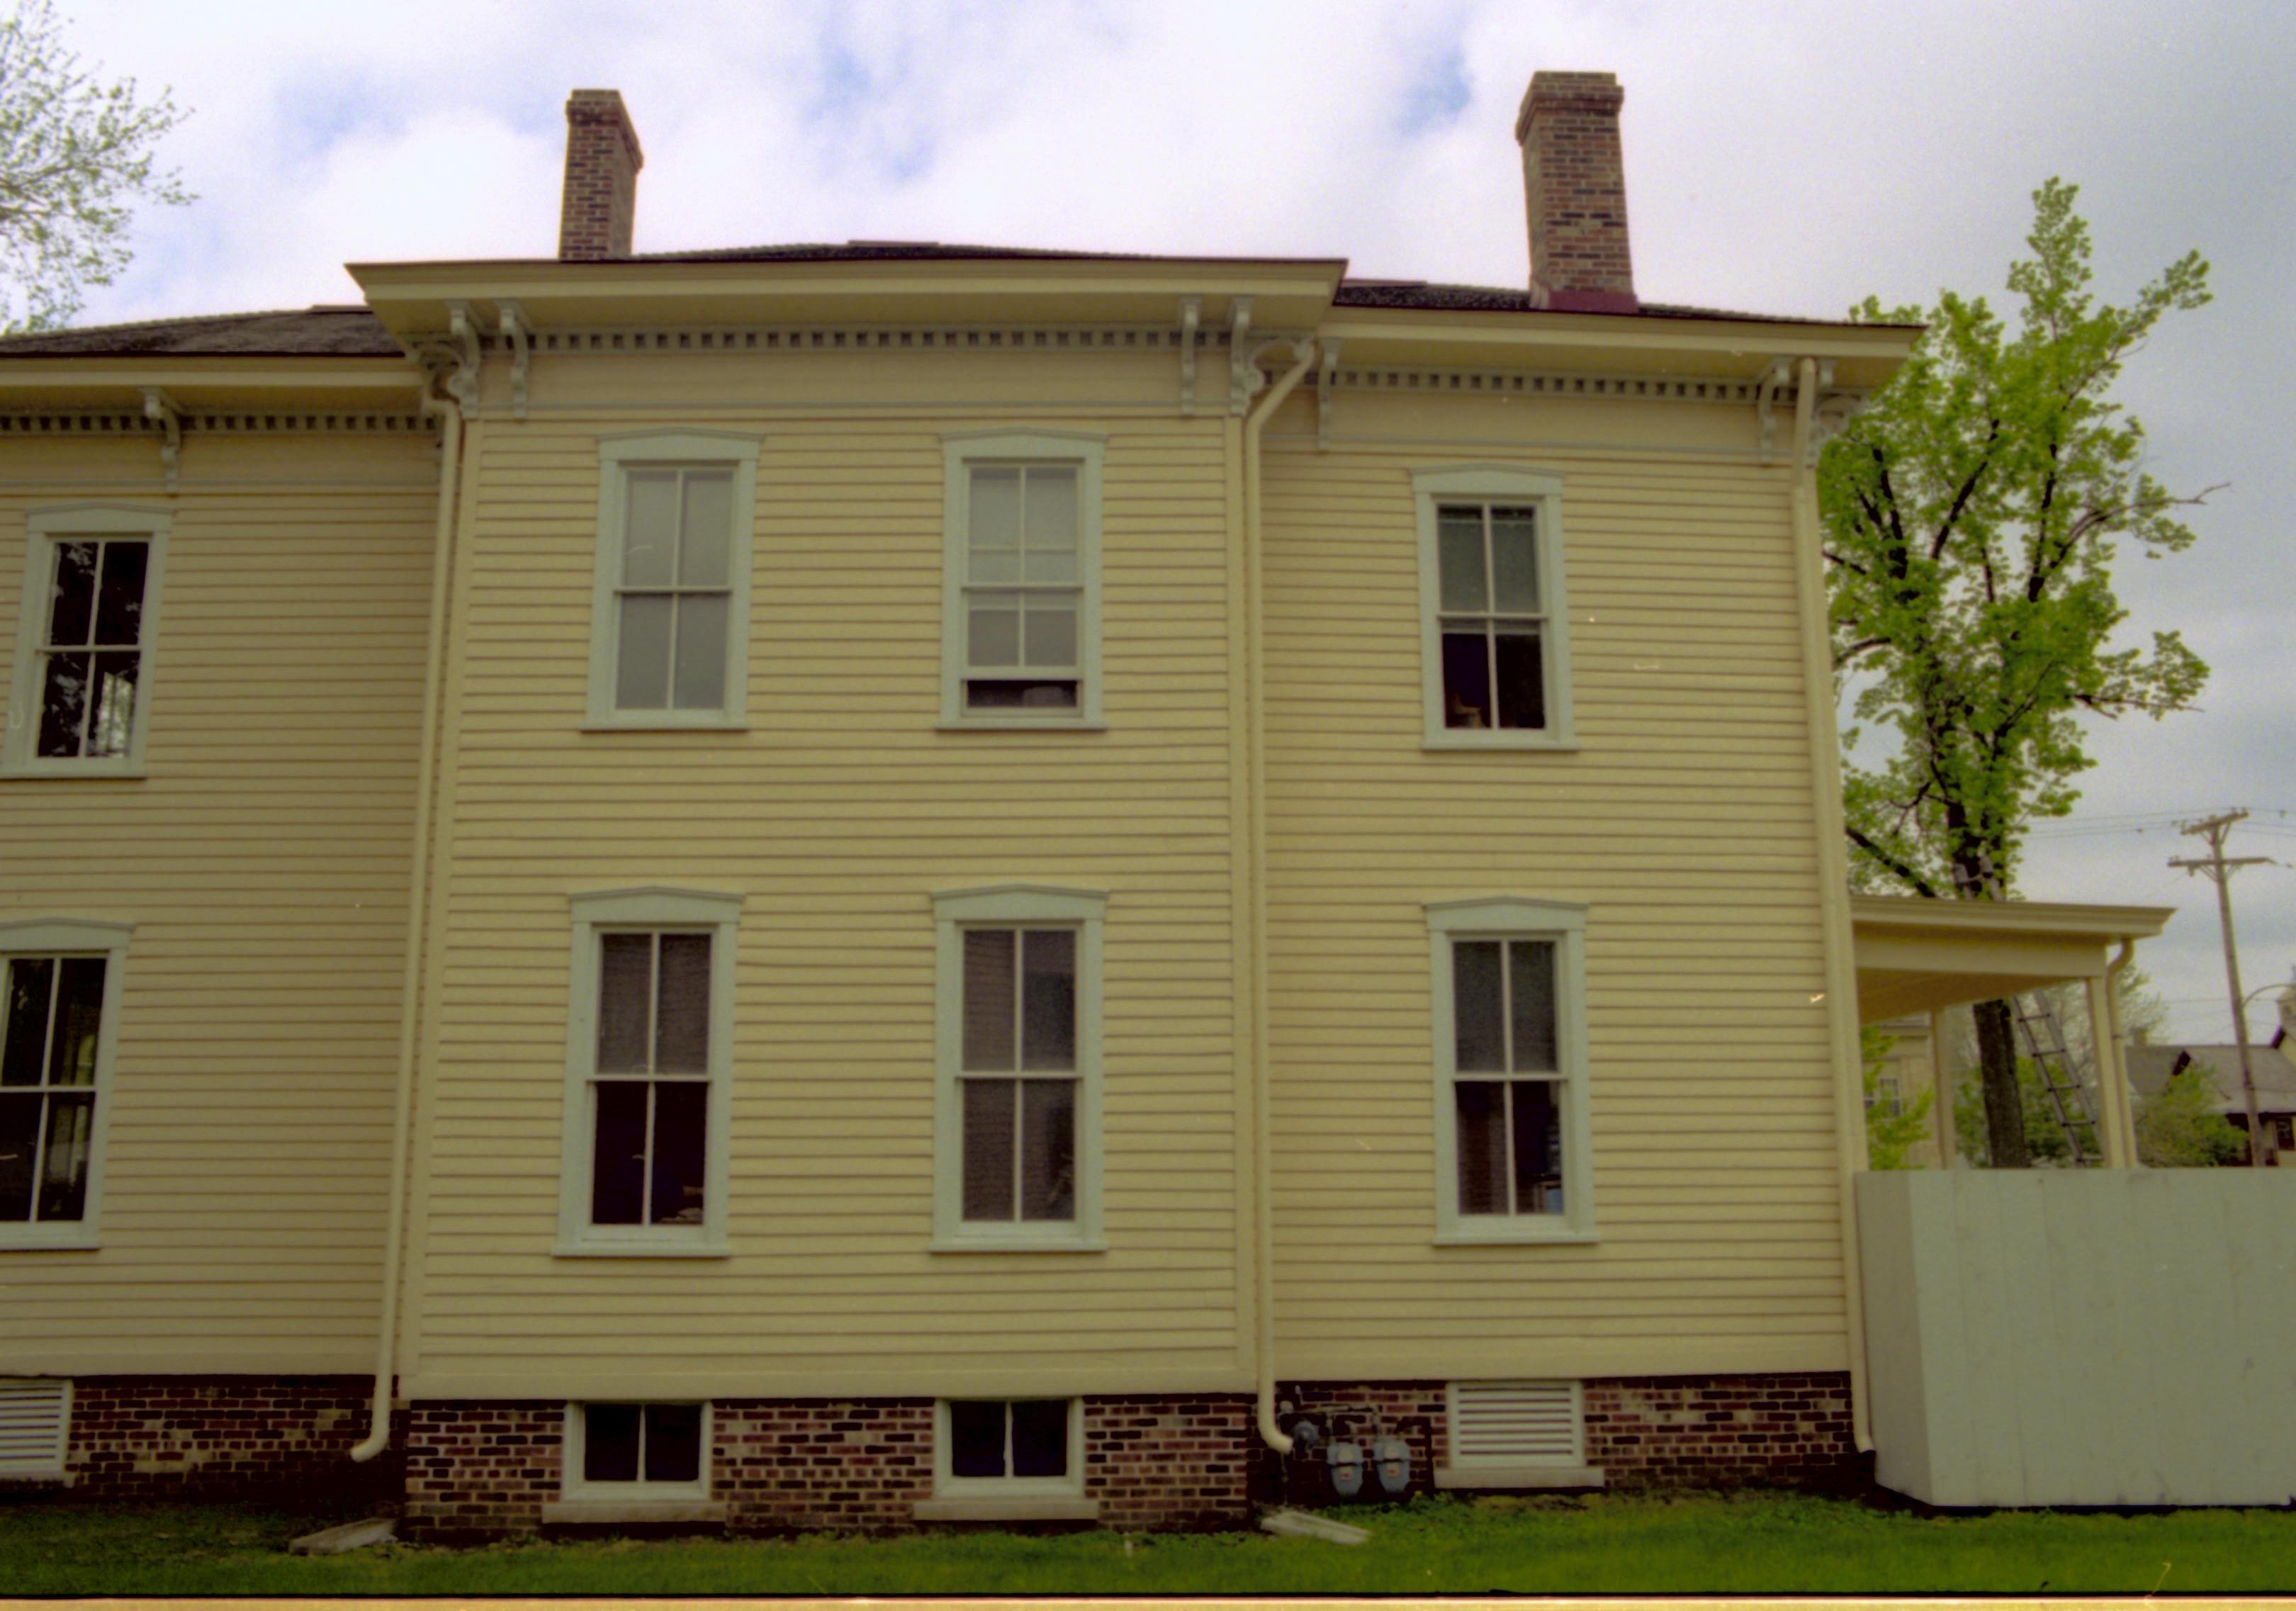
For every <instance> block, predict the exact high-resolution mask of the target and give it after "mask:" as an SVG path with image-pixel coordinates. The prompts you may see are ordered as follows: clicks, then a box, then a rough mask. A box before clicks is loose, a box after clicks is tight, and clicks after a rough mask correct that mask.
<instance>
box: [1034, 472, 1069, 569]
mask: <svg viewBox="0 0 2296 1611" xmlns="http://www.w3.org/2000/svg"><path fill="white" fill-rule="evenodd" d="M1028 516H1029V542H1028V546H1029V551H1030V552H1032V553H1033V552H1035V551H1037V549H1069V548H1074V547H1076V546H1077V473H1076V472H1075V471H1073V470H1048V469H1044V468H1041V467H1039V468H1037V469H1035V470H1031V471H1029V501H1028Z"/></svg>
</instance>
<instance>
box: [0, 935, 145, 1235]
mask: <svg viewBox="0 0 2296 1611" xmlns="http://www.w3.org/2000/svg"><path fill="white" fill-rule="evenodd" d="M127 933H128V931H127V927H126V926H125V925H113V924H93V923H65V922H53V921H52V922H40V923H21V924H10V925H0V1247H92V1246H94V1245H95V1221H96V1204H97V1200H98V1196H99V1193H100V1190H101V1187H102V1173H103V1148H102V1137H103V1131H102V1122H103V1119H104V1111H103V1110H104V1107H105V1106H106V1105H107V1104H108V1103H109V1102H110V1100H111V1062H112V1051H113V1047H114V1045H115V1043H116V1042H117V1040H119V990H120V972H121V965H122V964H123V962H124V961H125V958H126V953H127Z"/></svg>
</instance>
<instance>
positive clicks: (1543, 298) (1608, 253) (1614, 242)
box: [1514, 73, 1641, 313]
mask: <svg viewBox="0 0 2296 1611" xmlns="http://www.w3.org/2000/svg"><path fill="white" fill-rule="evenodd" d="M1626 99H1627V92H1626V91H1625V90H1623V89H1620V87H1619V80H1618V78H1617V77H1616V76H1615V75H1613V74H1611V73H1533V74H1532V75H1531V76H1530V88H1529V90H1528V91H1526V92H1525V93H1524V95H1523V97H1522V110H1521V111H1519V112H1517V113H1516V114H1515V119H1514V137H1515V139H1516V141H1517V143H1519V144H1521V146H1522V188H1523V198H1524V201H1525V202H1526V203H1527V205H1528V208H1529V223H1530V290H1531V294H1532V295H1533V296H1534V297H1537V298H1538V299H1539V300H1540V302H1541V304H1542V305H1543V306H1546V307H1548V308H1555V309H1557V310H1560V311H1564V312H1581V313H1632V312H1634V311H1635V310H1636V308H1639V307H1640V306H1641V304H1640V303H1639V302H1637V301H1636V300H1635V269H1634V263H1633V260H1632V259H1631V258H1630V257H1629V256H1628V251H1627V171H1626V162H1625V160H1624V158H1623V157H1622V156H1621V155H1620V150H1619V108H1620V106H1621V105H1623V104H1624V103H1625V102H1626Z"/></svg>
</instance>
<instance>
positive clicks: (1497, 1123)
mask: <svg viewBox="0 0 2296 1611" xmlns="http://www.w3.org/2000/svg"><path fill="white" fill-rule="evenodd" d="M1505 1090H1506V1088H1505V1086H1504V1085H1503V1084H1501V1083H1500V1082H1499V1081H1497V1080H1462V1081H1459V1082H1458V1083H1457V1084H1456V1085H1455V1086H1454V1087H1453V1088H1452V1102H1453V1111H1454V1113H1455V1114H1456V1117H1457V1120H1458V1126H1459V1131H1458V1151H1459V1212H1461V1213H1463V1214H1503V1213H1505V1212H1506V1211H1507V1136H1506V1098H1505Z"/></svg>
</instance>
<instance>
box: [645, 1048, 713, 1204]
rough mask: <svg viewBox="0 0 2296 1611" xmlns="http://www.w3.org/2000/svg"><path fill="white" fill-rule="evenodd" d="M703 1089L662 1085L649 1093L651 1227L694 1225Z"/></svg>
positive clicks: (704, 1138)
mask: <svg viewBox="0 0 2296 1611" xmlns="http://www.w3.org/2000/svg"><path fill="white" fill-rule="evenodd" d="M708 1138H709V1086H708V1085H707V1084H705V1083H703V1082H702V1081H699V1080H663V1081H658V1082H656V1084H655V1085H654V1088H653V1203H652V1207H653V1213H652V1222H653V1223H654V1224H656V1225H699V1224H701V1219H702V1212H701V1211H702V1163H703V1159H704V1157H705V1156H706V1155H707V1153H708V1150H709V1148H708V1145H707V1143H708Z"/></svg>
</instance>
